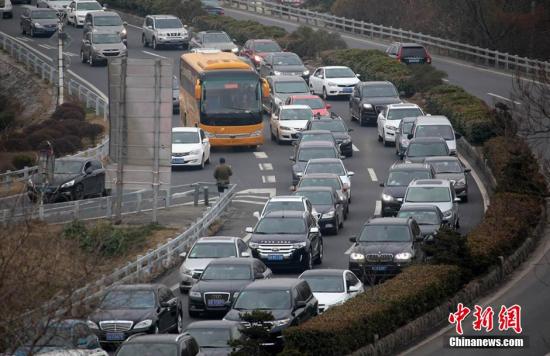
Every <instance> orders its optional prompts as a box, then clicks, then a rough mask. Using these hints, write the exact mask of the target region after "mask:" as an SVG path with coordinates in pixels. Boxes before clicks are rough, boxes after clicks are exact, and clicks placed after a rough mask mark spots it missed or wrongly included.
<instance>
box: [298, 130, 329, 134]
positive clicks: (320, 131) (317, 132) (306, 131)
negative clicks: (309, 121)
mask: <svg viewBox="0 0 550 356" xmlns="http://www.w3.org/2000/svg"><path fill="white" fill-rule="evenodd" d="M301 134H302V135H304V134H310V135H321V134H331V135H332V132H331V131H329V130H305V131H302V132H301Z"/></svg>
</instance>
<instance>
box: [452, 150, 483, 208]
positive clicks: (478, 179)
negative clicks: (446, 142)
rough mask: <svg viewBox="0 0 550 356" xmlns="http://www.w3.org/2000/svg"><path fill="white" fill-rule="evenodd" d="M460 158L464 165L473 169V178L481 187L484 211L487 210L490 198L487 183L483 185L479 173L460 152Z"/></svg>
mask: <svg viewBox="0 0 550 356" xmlns="http://www.w3.org/2000/svg"><path fill="white" fill-rule="evenodd" d="M458 159H460V161H462V163H463V164H464V166H466V168H470V169H471V170H472V171H471V172H470V175H471V176H472V178H473V179H474V181H475V182H476V185H477V187H478V188H479V192H480V193H481V199H482V200H483V212H486V211H487V208H488V207H489V203H490V198H489V193H487V189H486V188H485V185H483V182H482V181H481V179H480V178H479V175H478V174H477V172H476V171H475V170H474V169H473V167H472V166H471V165H470V163H469V162H468V161H467V160H466V159H465V158H464V156H462V155H461V154H460V153H459V154H458Z"/></svg>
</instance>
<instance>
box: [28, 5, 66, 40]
mask: <svg viewBox="0 0 550 356" xmlns="http://www.w3.org/2000/svg"><path fill="white" fill-rule="evenodd" d="M58 21H59V19H58V17H57V11H56V10H54V9H47V8H46V9H44V8H32V7H25V8H23V12H22V13H21V19H20V26H21V32H22V33H23V34H24V35H25V34H27V35H29V36H31V37H35V36H38V35H44V36H48V37H50V36H51V35H53V34H54V33H55V31H57V22H58Z"/></svg>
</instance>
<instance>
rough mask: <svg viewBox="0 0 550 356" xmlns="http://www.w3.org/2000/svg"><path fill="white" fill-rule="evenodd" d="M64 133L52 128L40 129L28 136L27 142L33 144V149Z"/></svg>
mask: <svg viewBox="0 0 550 356" xmlns="http://www.w3.org/2000/svg"><path fill="white" fill-rule="evenodd" d="M62 135H63V134H62V133H60V132H59V131H56V130H54V129H50V128H42V129H39V130H37V131H35V132H33V133H31V134H29V135H28V136H27V142H29V144H30V145H31V147H32V148H33V149H38V148H39V147H40V145H41V144H43V143H44V142H46V141H50V142H52V141H54V140H55V139H57V138H60V137H61V136H62Z"/></svg>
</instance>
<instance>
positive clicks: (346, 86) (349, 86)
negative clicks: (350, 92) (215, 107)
mask: <svg viewBox="0 0 550 356" xmlns="http://www.w3.org/2000/svg"><path fill="white" fill-rule="evenodd" d="M354 86H355V84H338V88H353V87H354Z"/></svg>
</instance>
